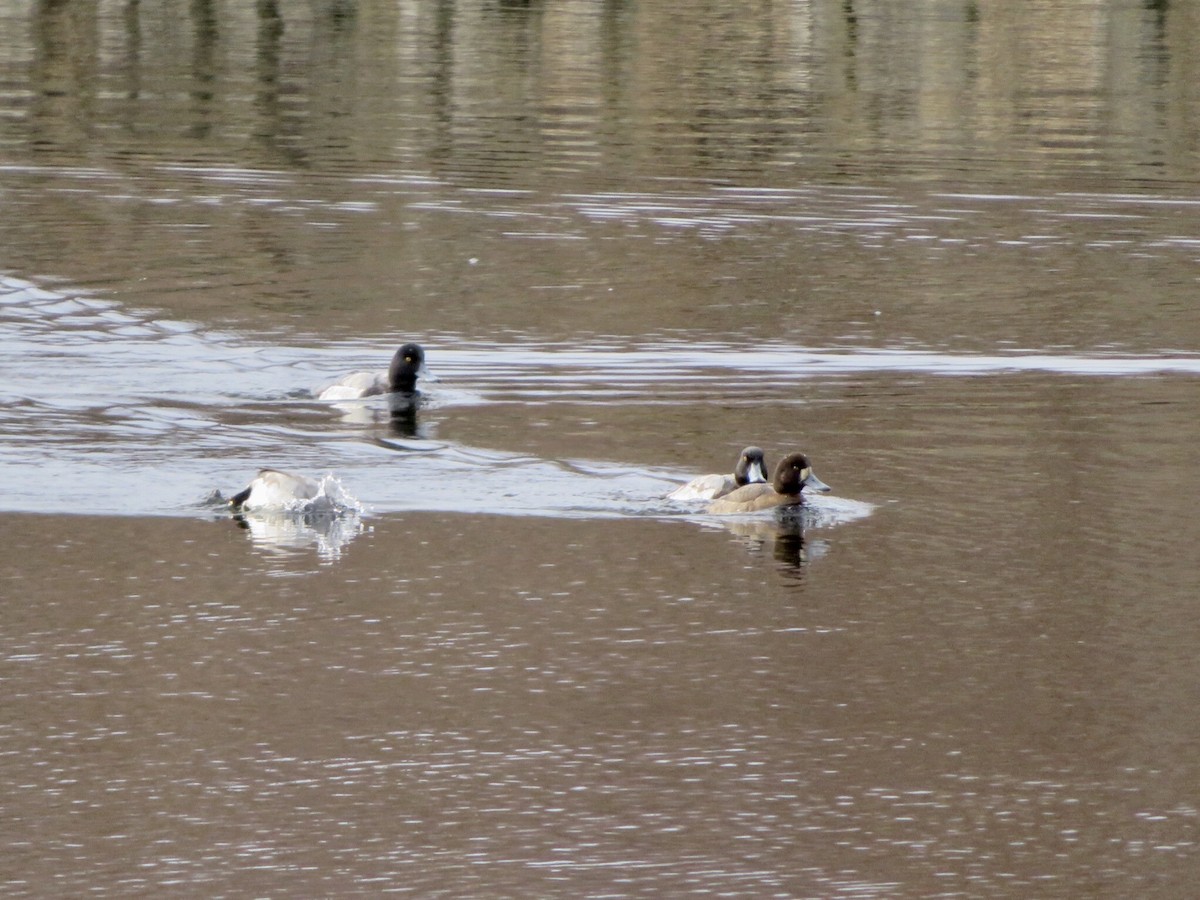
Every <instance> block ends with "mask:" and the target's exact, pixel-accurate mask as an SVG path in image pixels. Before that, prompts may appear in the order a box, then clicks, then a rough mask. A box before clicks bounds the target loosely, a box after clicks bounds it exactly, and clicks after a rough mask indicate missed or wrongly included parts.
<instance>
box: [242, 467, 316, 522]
mask: <svg viewBox="0 0 1200 900" xmlns="http://www.w3.org/2000/svg"><path fill="white" fill-rule="evenodd" d="M320 493H321V482H319V481H317V480H316V479H315V478H309V477H308V476H307V475H294V474H292V473H291V472H281V471H279V470H278V469H259V470H258V475H257V476H255V478H254V480H253V481H251V482H250V484H249V485H247V486H246V488H245V490H242V491H239V492H238V493H236V494H234V495H233V496H232V497H230V498H229V505H230V507H231V508H233V509H234V510H237V511H244V512H251V511H253V510H256V509H287V508H289V507H294V506H296V504H298V503H304V502H306V501H309V500H315V499H316V498H317V497H318V496H319V495H320Z"/></svg>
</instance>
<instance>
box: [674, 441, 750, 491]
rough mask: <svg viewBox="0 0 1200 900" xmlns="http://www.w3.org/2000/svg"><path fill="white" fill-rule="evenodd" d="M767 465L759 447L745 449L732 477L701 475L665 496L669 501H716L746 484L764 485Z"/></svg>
mask: <svg viewBox="0 0 1200 900" xmlns="http://www.w3.org/2000/svg"><path fill="white" fill-rule="evenodd" d="M766 480H767V463H766V459H765V458H764V457H763V452H762V449H761V448H760V447H746V448H745V449H744V450H742V452H741V454H740V455H739V456H738V458H737V463H736V464H735V465H734V467H733V474H732V475H701V476H700V477H699V478H693V479H692V480H691V481H689V482H688V483H687V484H685V485H683V486H681V487H677V488H675V490H673V491H671V493H669V494H667V499H669V500H716V499H717V498H718V497H724V496H725V495H726V494H729V493H731V492H733V491H736V490H737V489H738V488H740V487H744V486H745V485H747V484H759V483H766Z"/></svg>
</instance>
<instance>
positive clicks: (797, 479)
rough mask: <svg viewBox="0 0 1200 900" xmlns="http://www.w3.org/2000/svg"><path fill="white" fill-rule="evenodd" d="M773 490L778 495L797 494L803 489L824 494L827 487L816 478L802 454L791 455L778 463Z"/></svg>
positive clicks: (806, 458)
mask: <svg viewBox="0 0 1200 900" xmlns="http://www.w3.org/2000/svg"><path fill="white" fill-rule="evenodd" d="M774 487H775V490H776V491H777V492H778V493H780V494H791V495H795V494H799V493H800V492H801V491H802V490H804V489H805V488H808V489H809V490H812V491H821V492H822V493H825V492H827V491H829V490H830V487H829V485H827V484H826V483H825V482H823V481H822V480H821V479H820V478H818V477H817V475H816V473H815V472H814V471H813V469H812V463H810V462H809V461H808V457H807V456H805V455H804V454H803V453H791V454H788V455H787V456H785V457H784V458H783V459H781V460H780V461H779V465H778V466H776V468H775V481H774Z"/></svg>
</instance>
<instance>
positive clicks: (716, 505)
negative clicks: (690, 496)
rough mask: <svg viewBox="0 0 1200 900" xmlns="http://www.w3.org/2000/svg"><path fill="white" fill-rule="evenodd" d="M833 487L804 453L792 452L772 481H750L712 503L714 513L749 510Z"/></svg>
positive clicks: (793, 500) (789, 503)
mask: <svg viewBox="0 0 1200 900" xmlns="http://www.w3.org/2000/svg"><path fill="white" fill-rule="evenodd" d="M805 488H807V489H808V490H810V491H821V492H822V493H824V492H827V491H829V490H830V487H829V485H827V484H825V482H823V481H821V479H820V478H818V477H817V475H816V473H815V472H813V469H812V464H811V463H810V462H809V461H808V457H807V456H805V455H804V454H803V453H792V454H789V455H788V456H785V457H784V458H783V459H782V460H780V461H779V465H778V466H776V468H775V479H774V481H772V483H771V484H748V485H746V486H745V487H740V488H738V489H737V490H736V491H733V492H731V493H729V494H726V495H725V496H724V497H721V498H720V499H719V500H716V501H714V502H713V503H711V504H709V507H708V511H709V512H710V513H748V512H759V511H761V510H764V509H774V508H775V507H781V506H797V505H799V504H800V503H801V502H802V498H801V492H802V491H804V490H805Z"/></svg>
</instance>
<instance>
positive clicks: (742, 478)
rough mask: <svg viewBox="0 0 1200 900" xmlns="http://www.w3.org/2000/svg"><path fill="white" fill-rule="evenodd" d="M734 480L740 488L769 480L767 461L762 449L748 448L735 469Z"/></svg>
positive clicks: (743, 452)
mask: <svg viewBox="0 0 1200 900" xmlns="http://www.w3.org/2000/svg"><path fill="white" fill-rule="evenodd" d="M733 480H734V481H736V482H737V485H738V487H741V486H742V485H746V484H754V483H756V482H759V481H766V480H767V461H766V460H765V459H764V458H763V452H762V448H761V447H747V448H746V449H745V450H743V451H742V455H741V456H739V457H738V461H737V465H736V466H734V467H733Z"/></svg>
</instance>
